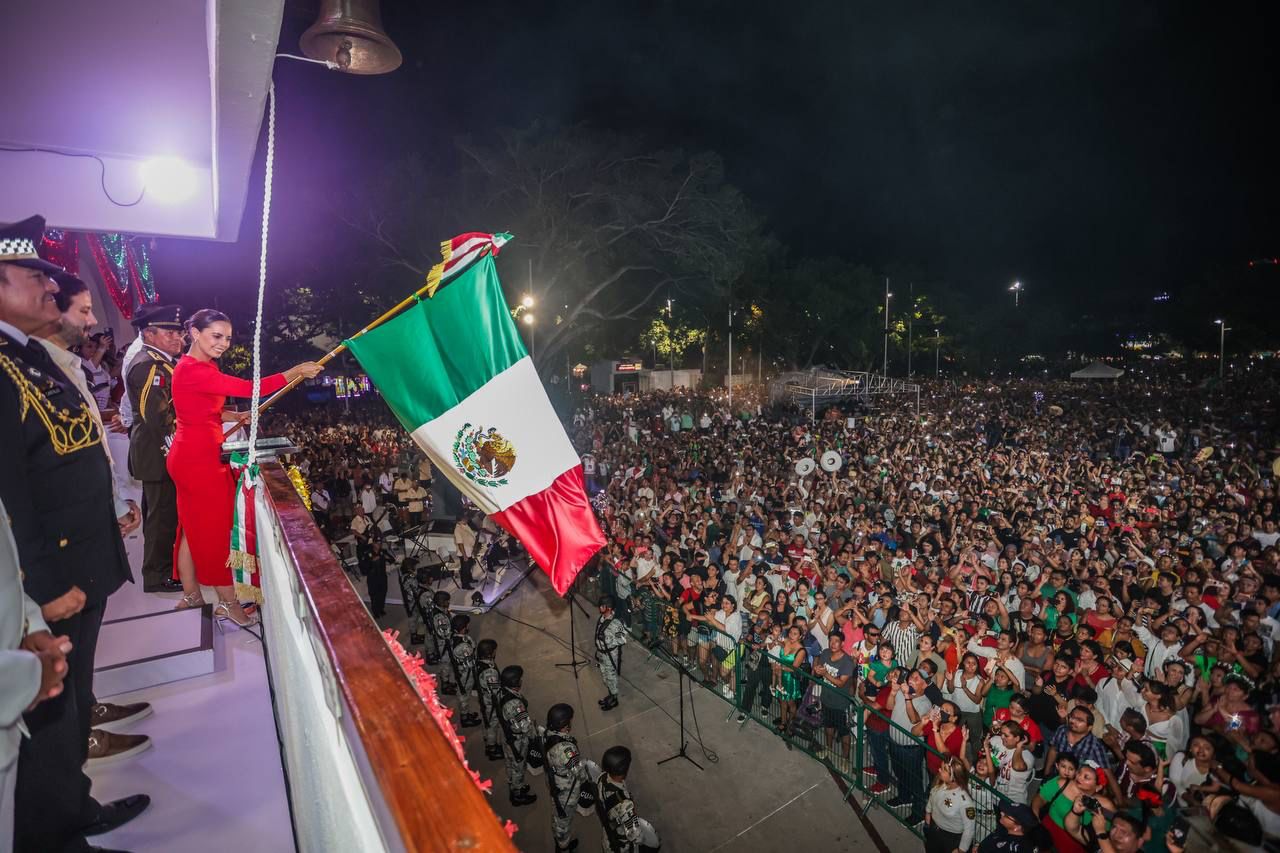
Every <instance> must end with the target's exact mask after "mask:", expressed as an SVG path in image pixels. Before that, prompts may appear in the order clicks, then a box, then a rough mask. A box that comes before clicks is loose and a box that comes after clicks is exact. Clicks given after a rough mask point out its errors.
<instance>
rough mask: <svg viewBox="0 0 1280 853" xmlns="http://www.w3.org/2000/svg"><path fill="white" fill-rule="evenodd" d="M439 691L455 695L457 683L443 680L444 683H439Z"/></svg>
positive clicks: (456, 693)
mask: <svg viewBox="0 0 1280 853" xmlns="http://www.w3.org/2000/svg"><path fill="white" fill-rule="evenodd" d="M440 692H441V693H443V694H444V695H445V696H457V695H458V685H456V684H454V683H452V682H445V683H444V684H441V685H440Z"/></svg>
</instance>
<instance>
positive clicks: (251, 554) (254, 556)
mask: <svg viewBox="0 0 1280 853" xmlns="http://www.w3.org/2000/svg"><path fill="white" fill-rule="evenodd" d="M231 473H232V474H234V475H235V478H236V500H235V504H234V507H233V509H232V515H231V552H230V553H229V554H228V555H227V568H229V569H231V577H232V580H233V581H234V583H235V588H236V598H238V599H239V600H240V601H256V602H257V603H258V604H261V603H262V579H261V578H260V577H259V575H258V519H257V506H256V501H255V496H256V494H257V491H258V483H259V482H260V480H261V478H260V477H259V474H258V464H257V463H256V462H255V463H252V464H249V454H248V453H247V452H244V451H242V452H240V453H233V454H231Z"/></svg>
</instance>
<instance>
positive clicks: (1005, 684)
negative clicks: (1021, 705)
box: [982, 667, 1017, 729]
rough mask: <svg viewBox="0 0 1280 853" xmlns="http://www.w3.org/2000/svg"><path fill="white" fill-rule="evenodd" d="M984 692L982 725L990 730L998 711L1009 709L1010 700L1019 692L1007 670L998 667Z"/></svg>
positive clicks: (984, 687)
mask: <svg viewBox="0 0 1280 853" xmlns="http://www.w3.org/2000/svg"><path fill="white" fill-rule="evenodd" d="M982 692H983V697H982V725H983V727H984V728H987V729H990V728H991V723H992V722H993V721H994V720H995V716H996V711H999V710H1000V709H1001V708H1008V707H1009V700H1010V699H1012V698H1013V694H1014V693H1015V692H1017V691H1016V688H1015V687H1014V685H1013V679H1011V678H1010V677H1009V673H1008V672H1007V671H1006V670H1005V668H1004V667H996V671H995V675H993V676H992V678H991V680H990V681H988V682H987V683H986V684H985V685H984V686H983V688H982Z"/></svg>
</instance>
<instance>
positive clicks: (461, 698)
mask: <svg viewBox="0 0 1280 853" xmlns="http://www.w3.org/2000/svg"><path fill="white" fill-rule="evenodd" d="M448 669H452V670H453V676H454V678H455V679H457V684H458V713H459V715H461V716H463V717H465V716H467V715H468V714H470V713H471V691H472V690H475V689H476V644H475V641H474V640H472V639H471V637H470V636H468V635H466V634H454V635H453V640H452V642H451V643H450V644H449V667H448Z"/></svg>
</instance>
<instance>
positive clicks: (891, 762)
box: [577, 565, 1008, 845]
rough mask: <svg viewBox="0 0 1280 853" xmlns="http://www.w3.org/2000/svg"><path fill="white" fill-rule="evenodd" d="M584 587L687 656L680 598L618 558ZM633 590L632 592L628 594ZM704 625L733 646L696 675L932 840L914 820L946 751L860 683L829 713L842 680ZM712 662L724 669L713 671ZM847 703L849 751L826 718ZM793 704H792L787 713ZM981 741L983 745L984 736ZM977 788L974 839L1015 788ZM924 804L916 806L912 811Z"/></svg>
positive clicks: (648, 639) (639, 629)
mask: <svg viewBox="0 0 1280 853" xmlns="http://www.w3.org/2000/svg"><path fill="white" fill-rule="evenodd" d="M584 574H585V573H584ZM577 591H578V593H579V594H581V595H582V596H583V597H585V598H587V599H588V600H590V601H591V602H593V603H598V602H599V600H600V598H601V597H602V596H605V595H608V596H610V597H611V598H613V600H614V602H615V615H616V616H618V617H619V618H620V619H622V620H623V622H624V623H625V624H626V625H627V628H628V631H629V632H630V633H631V635H632V637H633V638H634V639H635V640H637V641H639V642H640V643H642V644H644V645H645V646H647V647H649V648H652V647H653V644H654V643H655V642H656V643H660V644H665V645H666V648H667V651H668V652H670V654H664V655H656V654H650V656H649V658H650V660H651V661H656V662H657V665H665V663H666V662H669V661H672V660H675V661H677V662H683V660H684V657H685V656H684V655H682V654H680V653H679V650H678V649H677V639H678V638H677V637H676V636H674V635H675V634H676V633H677V632H678V631H679V630H680V626H681V620H680V618H679V614H678V612H676V608H675V606H673V605H672V604H669V603H667V602H666V601H665V600H657V601H655V600H654V597H653V596H652V595H651V594H648V593H645V592H642V591H641V590H639V589H636V585H635V583H634V582H633V581H631V580H630V579H629V578H627V577H625V576H622V575H620V574H619V573H618V572H617V570H616V569H614V568H613V567H612V566H604V565H602V566H601V568H600V571H599V572H598V573H597V574H596V575H594V576H590V577H584V578H581V579H580V580H579V582H578V584H577ZM624 592H629V594H620V593H624ZM742 618H743V631H744V632H745V631H746V630H747V628H748V627H749V625H750V617H749V614H747V613H746V612H745V611H743V615H742ZM655 626H656V636H655ZM705 634H706V636H707V637H708V638H709V642H708V643H707V645H708V646H709V647H710V648H711V649H724V650H725V653H724V655H723V659H721V656H720V655H717V654H715V653H709V654H708V655H707V661H709V663H703V664H699V662H698V660H697V659H696V658H695V659H694V660H693V661H692V662H690V663H689V665H688V666H687V667H686V670H687V671H690V672H691V674H692V675H695V676H697V677H695V678H694V679H693V680H694V681H697V682H699V683H700V684H701V686H702V687H704V688H706V689H707V690H708V692H709V693H710V694H711V695H713V696H715V697H717V698H718V699H720V700H721V701H723V702H725V703H726V704H727V705H730V706H732V709H731V710H730V711H729V713H730V715H731V716H732V715H734V714H736V713H743V714H745V715H746V716H748V717H749V718H750V719H752V720H754V721H755V722H756V723H758V724H759V725H760V727H761V728H764V729H766V730H767V731H769V732H771V733H772V734H774V735H775V736H777V737H779V738H781V739H782V740H783V741H784V742H786V743H787V745H788V746H789V747H791V748H792V749H798V750H800V751H802V752H804V753H805V754H807V755H809V756H810V757H812V758H813V759H815V760H817V761H819V762H821V763H822V764H823V765H824V766H825V767H826V768H827V769H828V770H829V771H831V772H832V773H835V774H836V775H838V776H840V778H841V779H843V780H844V782H845V784H846V786H847V788H848V790H849V791H850V792H852V791H855V790H856V791H858V792H859V793H861V794H863V795H864V796H865V798H866V802H867V803H868V804H869V805H873V806H876V807H878V808H881V809H883V810H884V811H885V812H886V813H888V814H889V815H890V816H892V817H893V818H894V819H895V820H896V821H898V822H899V823H900V824H902V825H903V826H904V827H906V828H907V829H908V830H910V831H911V832H912V833H914V834H915V835H916V836H918V837H920V838H921V839H923V837H924V826H923V824H921V823H918V822H910V821H909V820H908V819H909V818H911V817H923V815H924V810H925V805H924V804H925V802H926V801H927V799H928V796H929V789H930V787H931V784H932V783H931V780H930V779H929V777H928V773H927V760H926V756H927V755H930V754H932V755H933V756H936V757H939V758H941V757H942V753H939V752H938V751H937V750H935V749H934V748H933V747H931V746H930V745H929V744H928V743H926V742H925V741H924V740H923V739H921V738H919V737H917V736H916V735H914V734H912V733H911V732H910V731H909V730H907V729H904V728H902V727H901V726H899V725H897V724H896V723H894V722H893V720H892V719H890V718H889V717H887V716H885V715H884V714H883V713H882V712H881V711H880V710H879V709H878V708H875V707H872V706H871V705H869V704H867V703H866V702H863V701H862V700H861V699H859V698H858V697H857V696H856V695H855V694H854V693H853V692H852V690H845V691H841V692H843V693H844V694H845V696H844V697H843V701H842V702H840V703H836V702H832V701H831V695H830V693H827V697H826V704H827V705H828V706H829V709H828V716H826V717H824V708H823V694H824V692H828V691H836V688H834V687H832V686H831V685H830V684H828V683H826V682H825V681H824V680H823V679H821V678H818V677H816V676H814V675H813V674H812V673H811V672H809V671H807V670H806V669H804V668H793V667H790V666H788V665H787V664H785V663H783V661H782V660H781V659H779V658H778V657H776V656H773V655H763V656H762V657H761V659H760V660H759V662H758V664H757V663H756V662H755V660H754V656H753V655H751V654H750V651H749V649H748V648H747V646H746V644H745V643H741V642H738V641H736V640H734V639H733V638H732V637H730V636H729V635H728V634H726V633H724V632H723V631H720V630H718V629H717V628H715V627H714V626H706V631H705ZM806 657H807V655H806ZM632 659H634V657H632ZM713 667H714V670H715V671H714V672H710V674H709V670H711V669H712V668H713ZM861 677H862V674H861V673H857V674H856V675H855V681H854V683H856V681H857V679H860V678H861ZM726 685H727V687H728V689H727V690H726V689H725V687H726ZM886 689H887V688H886ZM748 703H749V704H748ZM841 704H843V705H845V706H846V710H845V711H844V712H843V713H844V715H845V716H844V720H843V722H844V724H845V726H846V727H847V729H848V731H849V744H848V749H847V750H845V749H844V746H843V744H842V743H841V738H840V737H839V734H838V730H836V734H837V737H836V738H833V739H832V741H831V742H830V743H829V742H828V740H827V736H826V731H825V729H826V728H827V726H826V725H825V723H826V722H833V723H834V722H837V721H838V720H839V717H833V716H830V715H831V714H833V713H838V711H837V709H836V708H835V707H834V706H836V705H841ZM784 710H785V711H786V712H788V713H787V714H786V716H787V719H785V720H784V719H783V716H784ZM973 746H974V748H975V749H978V750H979V751H980V750H981V746H982V745H981V744H974V745H973ZM899 777H903V778H899ZM969 791H970V793H971V794H972V795H973V798H974V801H975V805H976V815H975V823H976V826H975V830H974V836H973V844H974V845H977V844H981V843H982V840H983V839H984V838H986V837H987V835H988V834H990V833H991V832H993V831H995V829H996V826H997V825H998V824H997V821H998V818H999V810H998V806H999V803H1000V801H1002V800H1006V801H1007V800H1008V797H1006V796H1005V795H1004V794H1002V793H1000V792H999V791H997V790H996V789H995V788H993V787H991V786H990V785H988V784H987V783H986V782H984V781H982V780H981V779H979V778H977V776H976V774H973V773H972V772H971V773H970V776H969ZM917 803H918V804H919V805H918V808H917V809H916V812H917V813H916V815H912V814H911V811H912V809H913V808H914V807H915V806H916V804H917Z"/></svg>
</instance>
